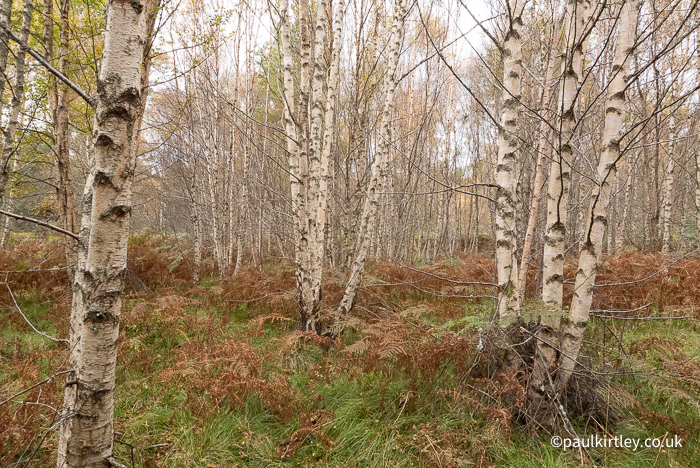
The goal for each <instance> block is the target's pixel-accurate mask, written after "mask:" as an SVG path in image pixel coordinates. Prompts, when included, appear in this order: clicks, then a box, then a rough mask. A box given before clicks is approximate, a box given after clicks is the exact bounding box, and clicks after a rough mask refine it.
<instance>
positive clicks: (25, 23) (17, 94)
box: [0, 0, 34, 198]
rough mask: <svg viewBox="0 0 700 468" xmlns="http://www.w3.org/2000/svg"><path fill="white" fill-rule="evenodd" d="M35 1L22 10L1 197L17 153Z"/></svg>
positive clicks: (0, 158)
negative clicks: (13, 158) (28, 45)
mask: <svg viewBox="0 0 700 468" xmlns="http://www.w3.org/2000/svg"><path fill="white" fill-rule="evenodd" d="M33 10H34V2H33V1H32V0H25V2H24V9H23V10H22V30H21V31H20V36H19V37H20V41H21V44H18V45H17V55H16V57H15V85H14V87H13V88H12V103H11V104H10V114H9V117H8V120H7V125H6V126H5V131H4V133H3V142H2V153H1V154H0V197H3V198H4V196H5V188H6V187H7V182H8V180H9V177H10V173H9V168H8V167H9V164H10V158H12V155H13V154H14V153H15V150H16V148H15V143H16V142H15V133H17V123H18V121H19V113H20V110H21V109H22V103H23V102H24V72H25V59H26V56H27V45H26V44H27V41H28V40H29V29H30V27H31V23H32V13H33Z"/></svg>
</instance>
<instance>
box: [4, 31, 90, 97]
mask: <svg viewBox="0 0 700 468" xmlns="http://www.w3.org/2000/svg"><path fill="white" fill-rule="evenodd" d="M0 29H3V30H4V31H5V32H6V33H7V35H8V36H9V37H10V39H12V40H13V41H15V42H16V43H17V44H19V45H20V47H24V48H26V49H27V53H28V54H29V55H31V56H32V57H34V58H35V59H36V60H37V61H38V62H39V63H40V64H41V65H42V66H43V67H44V68H46V70H48V71H49V73H51V74H53V75H54V76H56V78H58V79H59V80H61V81H63V82H64V83H65V84H66V86H68V87H69V88H70V89H72V90H73V91H75V93H76V94H77V95H78V96H80V97H81V98H83V100H85V102H87V103H88V104H89V105H90V106H91V107H95V100H94V99H93V98H92V97H90V95H89V94H88V93H86V92H85V91H84V90H83V88H81V87H80V86H78V85H77V84H75V83H74V82H72V81H71V80H70V79H68V77H66V76H65V75H64V74H63V73H61V72H60V71H58V70H56V69H55V68H54V67H53V66H52V65H51V64H50V63H49V61H48V60H46V59H45V58H44V57H43V56H42V55H41V54H40V53H39V52H37V51H35V50H34V49H32V48H31V47H29V45H28V44H23V43H22V41H21V39H20V38H19V37H17V35H16V34H15V33H13V32H12V30H11V29H10V27H9V26H8V25H7V24H5V22H4V21H0Z"/></svg>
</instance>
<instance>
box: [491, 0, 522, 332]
mask: <svg viewBox="0 0 700 468" xmlns="http://www.w3.org/2000/svg"><path fill="white" fill-rule="evenodd" d="M523 6H524V2H522V1H518V0H508V11H509V12H510V18H509V19H508V29H507V30H506V34H505V38H504V40H503V50H502V54H503V88H504V89H503V98H502V99H503V110H502V111H501V125H500V128H499V129H498V163H497V165H496V185H497V186H498V188H497V189H496V267H497V278H498V279H497V283H498V310H497V313H498V316H499V319H500V322H501V325H507V324H508V321H509V320H511V319H512V318H514V317H515V316H516V311H515V308H514V301H513V299H514V297H513V287H514V285H515V282H516V280H517V278H518V263H517V260H516V258H515V257H516V240H517V238H516V228H515V198H516V195H515V189H516V173H515V171H516V161H517V150H518V146H519V140H518V139H519V135H518V130H519V129H518V118H519V116H520V106H521V104H520V99H521V97H522V96H521V79H522V46H523V37H522V28H523V21H522V14H523Z"/></svg>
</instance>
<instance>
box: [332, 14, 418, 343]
mask: <svg viewBox="0 0 700 468" xmlns="http://www.w3.org/2000/svg"><path fill="white" fill-rule="evenodd" d="M408 6H409V2H408V1H407V0H398V2H397V4H396V7H395V9H394V15H393V19H392V29H391V38H390V40H389V41H390V42H389V51H388V55H389V63H388V66H387V71H386V79H385V81H384V88H385V92H386V95H385V97H384V107H383V109H382V121H381V126H380V130H379V144H378V147H377V152H376V156H375V158H374V161H373V163H372V168H371V176H370V180H369V184H368V186H367V194H366V196H365V203H364V206H363V208H362V215H361V217H360V230H359V233H358V236H357V246H356V247H355V255H354V261H353V263H352V269H351V271H350V277H349V278H348V282H347V284H346V286H345V291H344V293H343V297H342V299H341V300H340V304H339V305H338V317H337V318H336V324H335V328H336V331H335V333H338V332H339V331H340V330H342V328H343V325H342V323H343V321H344V320H345V319H346V317H347V315H348V314H349V313H350V310H351V309H352V306H353V303H354V301H355V296H356V294H357V289H358V288H359V286H360V281H361V280H362V273H363V272H364V268H365V261H366V260H367V254H368V252H369V247H370V242H371V236H372V233H373V232H374V230H375V226H376V222H377V208H378V205H379V195H380V194H381V192H382V182H383V180H384V173H385V172H386V170H387V165H388V157H389V149H390V143H391V138H392V128H391V127H392V125H391V124H392V122H391V120H392V112H393V109H394V92H395V91H396V84H397V79H396V78H397V77H396V68H397V67H398V63H399V52H400V48H401V42H402V41H403V29H404V21H405V18H406V15H407V13H408Z"/></svg>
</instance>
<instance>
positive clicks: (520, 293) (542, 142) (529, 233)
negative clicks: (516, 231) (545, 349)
mask: <svg viewBox="0 0 700 468" xmlns="http://www.w3.org/2000/svg"><path fill="white" fill-rule="evenodd" d="M562 23H563V17H562V18H557V19H555V24H554V31H552V42H551V45H550V51H549V58H548V63H547V70H546V71H545V76H544V82H543V86H544V89H543V90H542V101H541V105H540V109H541V110H540V112H542V113H543V117H544V116H546V114H547V109H548V107H547V106H548V105H549V97H550V89H551V88H552V82H553V79H554V66H555V64H556V58H557V55H558V54H557V44H558V43H559V35H560V33H561V26H562ZM539 133H540V138H539V141H538V144H537V163H536V165H535V181H534V188H533V192H532V206H531V207H530V214H529V216H528V220H527V228H526V230H525V242H524V243H523V256H522V260H521V262H520V272H519V276H518V282H517V284H516V286H515V300H516V304H515V306H516V307H517V308H518V309H520V308H521V307H522V305H523V300H524V299H525V286H526V285H527V273H528V269H529V268H530V259H531V255H532V243H533V240H534V238H535V226H536V225H537V215H538V214H539V209H540V198H541V196H542V179H544V160H545V155H548V154H549V146H548V144H547V143H548V142H547V140H548V137H549V136H550V135H551V132H550V130H549V125H548V124H547V121H546V120H545V119H544V118H543V119H542V120H541V121H540V128H539Z"/></svg>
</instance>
